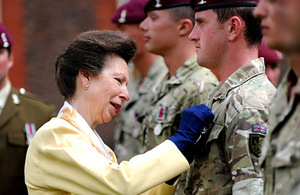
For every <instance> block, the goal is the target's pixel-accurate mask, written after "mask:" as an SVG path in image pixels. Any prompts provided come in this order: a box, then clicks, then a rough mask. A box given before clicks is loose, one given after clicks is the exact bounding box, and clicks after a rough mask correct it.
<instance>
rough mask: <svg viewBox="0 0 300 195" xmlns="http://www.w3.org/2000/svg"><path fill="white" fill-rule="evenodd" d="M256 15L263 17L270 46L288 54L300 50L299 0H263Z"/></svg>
mask: <svg viewBox="0 0 300 195" xmlns="http://www.w3.org/2000/svg"><path fill="white" fill-rule="evenodd" d="M254 16H255V17H258V18H261V27H262V33H263V35H264V37H265V38H266V45H267V46H268V47H269V48H272V49H277V50H280V51H283V52H285V53H287V54H289V53H294V52H299V51H300V36H299V35H300V22H299V21H300V20H299V18H300V1H299V0H261V1H260V2H259V4H258V6H257V7H256V8H255V9H254Z"/></svg>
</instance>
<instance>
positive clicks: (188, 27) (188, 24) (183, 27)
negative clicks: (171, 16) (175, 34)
mask: <svg viewBox="0 0 300 195" xmlns="http://www.w3.org/2000/svg"><path fill="white" fill-rule="evenodd" d="M178 22H179V35H180V36H188V35H189V34H190V33H191V31H192V29H193V23H192V21H191V20H190V19H187V18H184V19H181V20H179V21H178Z"/></svg>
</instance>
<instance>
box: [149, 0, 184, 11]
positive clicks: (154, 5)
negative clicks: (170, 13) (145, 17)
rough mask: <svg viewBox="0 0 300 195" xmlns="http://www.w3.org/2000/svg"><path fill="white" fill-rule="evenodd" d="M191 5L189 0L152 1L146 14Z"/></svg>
mask: <svg viewBox="0 0 300 195" xmlns="http://www.w3.org/2000/svg"><path fill="white" fill-rule="evenodd" d="M189 5H190V2H189V0H150V1H149V3H147V5H146V7H145V12H148V11H152V10H160V9H169V8H173V7H180V6H189Z"/></svg>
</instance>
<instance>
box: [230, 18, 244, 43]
mask: <svg viewBox="0 0 300 195" xmlns="http://www.w3.org/2000/svg"><path fill="white" fill-rule="evenodd" d="M225 25H226V28H227V33H228V40H229V41H234V40H235V39H236V38H237V37H238V36H239V35H240V34H241V32H243V29H244V27H245V22H243V20H242V19H241V18H240V17H239V16H233V17H231V18H230V19H229V20H228V21H227V22H226V24H225Z"/></svg>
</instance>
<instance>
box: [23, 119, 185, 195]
mask: <svg viewBox="0 0 300 195" xmlns="http://www.w3.org/2000/svg"><path fill="white" fill-rule="evenodd" d="M187 169H189V164H188V162H187V160H186V159H185V157H184V156H183V155H182V154H181V152H180V151H179V150H178V148H177V147H176V145H175V144H174V143H173V142H171V141H169V140H167V141H165V142H164V143H162V144H161V145H159V146H157V147H156V148H154V149H153V150H150V151H149V152H147V153H145V154H142V155H137V156H135V157H133V158H132V159H130V160H129V161H123V162H121V163H120V164H117V163H114V162H112V161H110V160H108V159H107V158H106V157H105V156H104V155H102V154H100V153H99V152H98V151H97V150H96V149H95V147H93V145H92V144H91V142H90V141H89V139H88V138H87V137H86V136H85V134H83V133H82V132H81V131H80V130H78V129H76V128H75V127H74V126H72V125H70V124H69V123H68V122H66V121H65V120H62V119H59V118H54V119H52V120H51V121H50V122H48V123H46V124H45V125H44V126H43V127H42V128H41V129H40V130H39V131H38V132H37V134H36V135H35V137H34V139H33V141H32V143H31V144H30V146H29V149H28V152H27V156H26V163H25V182H26V185H27V187H28V191H29V194H63V193H65V192H67V193H71V194H111V195H113V194H140V193H142V192H145V191H147V190H148V189H150V188H152V187H155V186H157V185H159V184H161V183H163V182H164V181H167V180H169V179H171V178H173V177H175V176H177V175H179V174H180V173H182V172H184V171H186V170H187ZM161 185H166V184H161ZM167 187H168V186H167Z"/></svg>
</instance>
